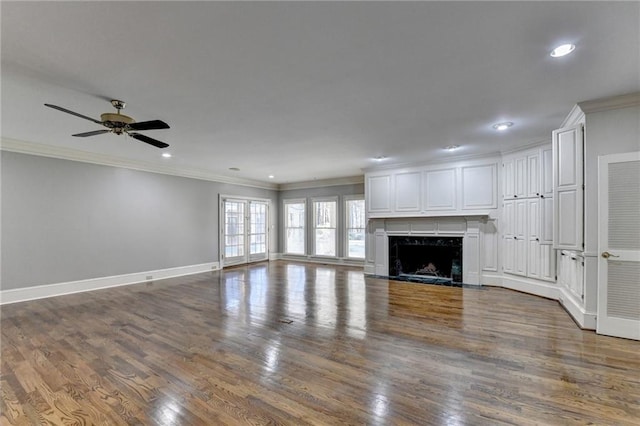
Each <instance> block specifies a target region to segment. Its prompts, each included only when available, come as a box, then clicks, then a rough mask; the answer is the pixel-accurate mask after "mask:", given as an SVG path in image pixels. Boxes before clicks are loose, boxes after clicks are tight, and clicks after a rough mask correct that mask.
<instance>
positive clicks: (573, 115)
mask: <svg viewBox="0 0 640 426" xmlns="http://www.w3.org/2000/svg"><path fill="white" fill-rule="evenodd" d="M577 123H584V111H583V110H582V108H580V105H578V104H576V105H574V106H573V108H571V111H569V115H567V117H566V118H565V119H564V121H563V122H562V124H560V127H559V128H560V129H562V128H564V127H567V126H573V125H574V124H577Z"/></svg>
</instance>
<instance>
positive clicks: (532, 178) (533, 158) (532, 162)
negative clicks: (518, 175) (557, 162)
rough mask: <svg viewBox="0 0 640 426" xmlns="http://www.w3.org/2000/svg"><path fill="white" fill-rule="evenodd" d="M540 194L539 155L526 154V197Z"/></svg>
mask: <svg viewBox="0 0 640 426" xmlns="http://www.w3.org/2000/svg"><path fill="white" fill-rule="evenodd" d="M539 196H540V155H539V154H538V153H536V154H532V155H529V156H527V197H539Z"/></svg>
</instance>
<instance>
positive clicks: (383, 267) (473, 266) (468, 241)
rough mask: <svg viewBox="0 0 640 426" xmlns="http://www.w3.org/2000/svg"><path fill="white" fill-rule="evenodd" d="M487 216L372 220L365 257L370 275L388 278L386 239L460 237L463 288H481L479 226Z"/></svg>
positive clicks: (387, 242) (387, 243) (387, 246)
mask: <svg viewBox="0 0 640 426" xmlns="http://www.w3.org/2000/svg"><path fill="white" fill-rule="evenodd" d="M488 217H489V215H473V216H469V215H460V216H435V217H412V218H389V219H371V220H370V221H369V226H370V233H369V234H370V235H372V236H373V241H372V242H371V243H372V244H369V246H370V248H371V252H370V253H368V257H370V259H371V260H372V261H373V271H372V272H373V273H374V274H375V275H380V276H388V274H389V236H412V235H415V236H418V235H422V236H443V237H446V236H450V237H462V256H463V260H462V268H463V271H462V280H463V283H464V284H471V285H480V236H481V224H482V223H483V222H484V221H486V220H487V218H488Z"/></svg>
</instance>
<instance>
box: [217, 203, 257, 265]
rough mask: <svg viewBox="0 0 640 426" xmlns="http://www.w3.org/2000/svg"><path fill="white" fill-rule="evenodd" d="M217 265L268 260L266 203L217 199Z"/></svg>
mask: <svg viewBox="0 0 640 426" xmlns="http://www.w3.org/2000/svg"><path fill="white" fill-rule="evenodd" d="M220 213H221V214H220V218H221V225H222V226H221V227H220V228H221V238H220V253H221V256H220V258H221V259H220V260H221V262H220V265H221V267H224V266H231V265H240V264H244V263H249V262H259V261H262V260H267V259H268V258H269V253H268V247H269V241H268V240H269V238H268V236H269V233H268V229H269V228H268V223H269V220H268V219H269V217H268V215H269V202H268V201H267V200H252V199H241V198H231V197H221V202H220Z"/></svg>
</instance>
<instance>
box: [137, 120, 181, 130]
mask: <svg viewBox="0 0 640 426" xmlns="http://www.w3.org/2000/svg"><path fill="white" fill-rule="evenodd" d="M127 128H128V129H131V130H157V129H169V128H170V127H169V125H168V124H167V123H165V122H164V121H162V120H150V121H141V122H139V123H131V124H129V125H127Z"/></svg>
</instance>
